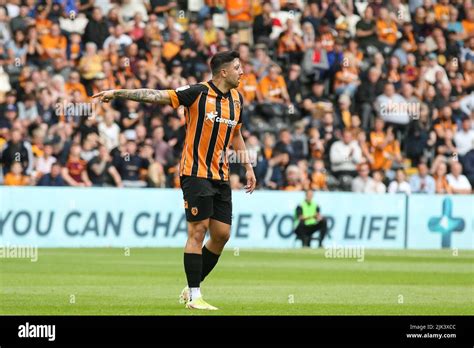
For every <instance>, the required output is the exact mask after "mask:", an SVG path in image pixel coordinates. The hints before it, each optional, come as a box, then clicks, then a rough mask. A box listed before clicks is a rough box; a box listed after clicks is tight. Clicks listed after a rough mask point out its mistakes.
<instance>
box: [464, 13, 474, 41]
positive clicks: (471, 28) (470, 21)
mask: <svg viewBox="0 0 474 348" xmlns="http://www.w3.org/2000/svg"><path fill="white" fill-rule="evenodd" d="M461 24H462V27H463V29H464V39H468V38H470V37H471V36H473V35H474V7H472V8H470V9H469V11H467V13H466V19H464V20H463V21H462V22H461Z"/></svg>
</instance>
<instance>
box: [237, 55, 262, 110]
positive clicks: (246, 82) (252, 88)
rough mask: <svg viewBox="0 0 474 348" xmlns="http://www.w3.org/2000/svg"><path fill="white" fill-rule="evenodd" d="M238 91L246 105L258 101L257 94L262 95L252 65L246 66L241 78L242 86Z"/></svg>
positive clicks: (240, 85)
mask: <svg viewBox="0 0 474 348" xmlns="http://www.w3.org/2000/svg"><path fill="white" fill-rule="evenodd" d="M237 90H238V91H239V92H240V94H242V97H243V98H244V105H247V104H251V103H254V102H255V101H257V94H258V93H260V91H259V89H258V82H257V77H256V76H255V74H254V73H253V67H252V65H251V64H245V65H244V74H243V75H242V77H241V78H240V84H239V87H238V88H237Z"/></svg>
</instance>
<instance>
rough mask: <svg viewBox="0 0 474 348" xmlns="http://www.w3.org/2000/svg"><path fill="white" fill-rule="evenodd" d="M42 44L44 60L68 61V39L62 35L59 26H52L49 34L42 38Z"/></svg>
mask: <svg viewBox="0 0 474 348" xmlns="http://www.w3.org/2000/svg"><path fill="white" fill-rule="evenodd" d="M41 44H42V46H43V48H44V53H43V56H42V58H43V59H54V58H61V59H66V47H67V39H66V37H65V36H64V35H62V34H61V29H60V28H59V25H58V24H53V25H52V26H51V29H50V33H49V34H46V35H44V36H41Z"/></svg>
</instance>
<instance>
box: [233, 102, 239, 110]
mask: <svg viewBox="0 0 474 348" xmlns="http://www.w3.org/2000/svg"><path fill="white" fill-rule="evenodd" d="M234 107H235V108H236V109H240V100H234Z"/></svg>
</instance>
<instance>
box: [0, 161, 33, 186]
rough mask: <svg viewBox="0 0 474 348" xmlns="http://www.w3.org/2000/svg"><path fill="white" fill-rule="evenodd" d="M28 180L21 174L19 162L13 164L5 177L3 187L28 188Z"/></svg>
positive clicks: (21, 169) (21, 168)
mask: <svg viewBox="0 0 474 348" xmlns="http://www.w3.org/2000/svg"><path fill="white" fill-rule="evenodd" d="M29 184H30V178H29V177H28V176H27V175H24V174H23V167H22V166H21V163H20V162H13V163H12V165H11V169H10V171H9V172H8V173H7V174H6V175H5V178H4V185H6V186H28V185H29Z"/></svg>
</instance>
